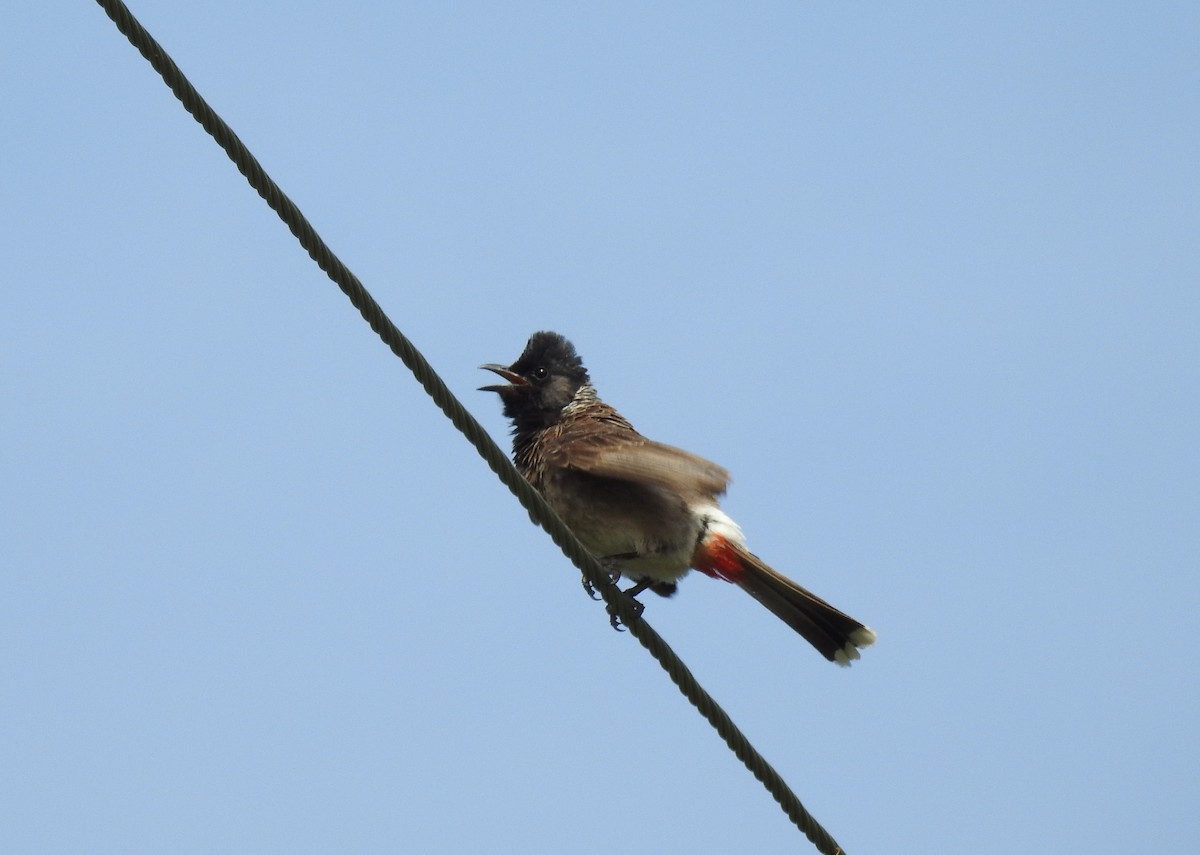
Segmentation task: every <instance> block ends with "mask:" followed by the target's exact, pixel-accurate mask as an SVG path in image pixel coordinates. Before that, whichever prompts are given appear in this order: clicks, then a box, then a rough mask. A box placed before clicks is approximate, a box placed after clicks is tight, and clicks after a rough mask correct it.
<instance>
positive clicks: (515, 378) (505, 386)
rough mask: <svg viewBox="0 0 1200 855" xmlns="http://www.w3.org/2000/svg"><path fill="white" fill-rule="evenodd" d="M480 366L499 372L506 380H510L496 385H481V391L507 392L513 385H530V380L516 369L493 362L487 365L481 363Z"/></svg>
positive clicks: (495, 372) (485, 369)
mask: <svg viewBox="0 0 1200 855" xmlns="http://www.w3.org/2000/svg"><path fill="white" fill-rule="evenodd" d="M479 367H480V368H482V369H483V370H484V371H491V372H492V373H494V374H499V375H500V376H501V377H503V378H504V379H505V380H507V381H508V383H497V384H496V385H494V386H480V387H479V391H480V392H505V391H507V390H509V389H511V388H512V387H513V386H528V385H529V381H528V380H526V379H525V378H524V377H522V376H521V375H520V374H517V373H516V372H515V371H509V370H508V369H507V368H505V367H504V366H503V365H493V364H491V363H488V364H487V365H480V366H479Z"/></svg>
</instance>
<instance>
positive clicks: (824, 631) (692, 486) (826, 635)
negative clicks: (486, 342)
mask: <svg viewBox="0 0 1200 855" xmlns="http://www.w3.org/2000/svg"><path fill="white" fill-rule="evenodd" d="M480 368H482V369H484V370H487V371H491V372H493V373H495V374H497V375H499V376H500V377H501V378H503V379H504V380H505V381H506V382H504V383H501V384H495V385H488V386H482V387H480V391H485V392H495V393H497V394H498V395H499V396H500V401H501V402H502V404H503V412H504V415H505V417H507V418H508V419H509V420H510V421H511V423H512V437H513V450H512V454H513V462H514V463H515V464H516V467H517V470H518V471H519V472H520V473H521V475H523V476H524V477H525V479H526V480H528V481H529V483H530V484H532V485H533V487H534V488H535V489H537V490H538V492H540V493H541V494H542V496H543V497H544V498H545V499H546V501H547V503H548V504H549V505H550V506H551V507H552V508H553V509H554V510H555V512H556V513H557V514H558V515H559V517H560V518H561V519H562V520H563V522H565V523H566V524H567V526H568V527H569V528H570V529H571V530H572V531H573V532H574V534H575V536H576V537H577V538H578V539H579V541H580V542H581V543H583V545H584V546H586V547H587V548H588V550H589V551H590V552H592V553H593V554H594V555H596V557H597V558H599V559H600V561H601V562H603V564H604V565H605V566H606V567H607V568H609V569H610V571H612V572H613V574H614V577H615V578H619V577H624V578H626V579H628V580H629V581H631V582H632V583H633V584H632V585H631V586H630V587H629V588H627V589H626V590H625V591H624V593H626V594H628V595H630V596H637V595H638V594H640V593H642V592H643V591H645V590H647V589H649V590H650V591H652V592H654V593H656V594H659V595H662V596H671V595H672V594H674V593H675V591H676V588H677V583H678V582H679V580H680V579H682V578H683V577H684V576H685V575H687V574H688V572H689V571H690V570H698V571H699V572H700V573H703V574H705V575H707V576H711V577H713V578H715V579H720V580H724V581H726V582H731V583H733V584H734V585H736V586H738V587H739V588H741V589H742V590H744V591H746V592H747V593H748V594H749V595H750V596H751V597H753V598H754V599H755V600H757V601H758V602H759V603H761V604H762V605H764V606H766V608H767V609H768V610H770V611H771V612H772V613H773V614H774V615H775V616H776V617H778V618H780V619H781V620H782V621H783V622H784V623H786V624H787V625H788V626H789V627H791V628H792V629H793V630H795V631H796V632H797V633H799V634H800V635H801V636H802V637H803V638H805V639H806V640H807V641H808V642H809V643H810V644H811V645H812V646H813V647H814V648H816V649H817V651H818V652H819V653H820V654H821V655H822V656H824V657H825V658H826V659H828V660H829V661H831V662H835V663H837V664H838V665H843V666H845V665H849V664H850V662H851V661H852V660H855V659H858V658H859V649H860V648H864V647H867V646H869V645H871V644H872V643H874V641H875V632H874V630H872V629H871V628H870V627H868V626H866V625H865V624H863V623H861V622H860V621H858V620H856V619H854V618H852V617H850V616H849V615H848V614H846V613H845V612H842V611H840V610H838V609H836V608H834V607H833V606H832V605H830V604H829V603H827V602H825V600H822V599H821V598H820V597H818V596H816V595H815V594H813V593H811V592H809V591H808V590H806V589H805V588H803V587H801V586H800V585H798V584H797V583H796V582H793V581H792V580H791V579H789V578H788V577H786V576H784V575H783V574H782V573H780V572H778V571H777V570H775V569H773V568H772V567H771V566H769V565H768V564H767V563H766V562H764V561H763V560H762V559H760V558H759V557H758V556H756V555H754V554H753V553H752V552H750V551H749V549H747V547H746V539H745V536H744V535H743V533H742V529H741V527H740V526H739V525H738V524H737V523H736V522H734V521H733V519H731V518H730V517H729V515H728V514H726V513H725V512H724V511H723V510H721V506H720V504H719V502H718V497H720V496H721V495H723V494H724V493H725V490H726V487H727V486H728V484H729V480H730V475H729V472H728V471H727V470H725V469H724V468H722V467H721V466H718V465H717V464H715V463H712V462H711V461H708V460H705V459H704V458H703V457H698V456H696V455H695V454H692V453H690V452H687V451H684V450H682V449H679V448H675V447H673V446H670V445H664V444H662V443H659V442H654V441H652V440H649V439H647V438H646V437H644V436H642V435H641V434H640V433H638V432H637V431H636V430H635V429H634V427H633V425H632V424H630V422H629V421H628V420H627V419H626V418H625V417H624V416H622V415H621V414H620V413H619V412H618V411H617V410H616V409H615V408H613V407H612V406H611V405H609V404H607V403H605V402H604V401H603V400H601V399H600V397H599V396H598V395H597V393H596V388H595V386H593V385H592V381H591V378H590V377H589V375H588V372H587V369H586V368H585V367H584V365H583V360H582V359H581V358H580V357H579V355H578V354H577V353H576V351H575V347H574V345H572V344H571V342H570V341H568V340H567V339H566V338H564V337H563V336H562V335H560V334H559V333H556V332H550V331H541V332H535V333H534V334H533V335H532V336H531V337H530V338H529V341H528V343H527V344H526V345H525V349H524V351H523V352H522V353H521V355H520V357H518V358H517V360H516V361H515V362H513V363H512V364H511V365H499V364H493V363H488V364H485V365H481V366H480Z"/></svg>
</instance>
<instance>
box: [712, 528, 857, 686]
mask: <svg viewBox="0 0 1200 855" xmlns="http://www.w3.org/2000/svg"><path fill="white" fill-rule="evenodd" d="M708 540H709V541H710V543H706V544H705V546H708V547H710V548H709V549H706V550H705V551H706V552H708V554H709V556H710V557H711V559H713V560H712V561H706V562H704V563H705V564H707V566H697V568H696V569H698V570H701V571H702V572H705V573H707V574H708V575H710V576H716V577H718V578H722V579H725V580H727V581H729V582H733V583H734V584H736V585H737V586H738V587H740V588H741V589H742V590H744V591H746V593H748V594H749V595H750V596H752V597H754V599H756V600H758V601H759V602H760V603H762V604H763V605H764V606H766V607H767V608H768V609H770V610H771V612H772V613H773V614H774V615H775V616H776V617H778V618H779V619H780V620H782V621H783V622H784V623H786V624H787V625H788V626H790V627H791V628H792V629H794V630H796V632H798V633H800V635H802V636H803V637H804V638H805V640H807V641H808V643H809V644H811V645H812V646H813V647H815V648H817V650H818V651H819V652H820V653H821V655H822V656H824V657H825V658H826V659H828V660H829V661H830V662H836V663H837V664H838V665H849V664H850V663H851V662H852V661H853V660H855V659H858V658H859V654H858V650H859V648H861V647H868V646H870V645H871V644H874V643H875V632H874V630H872V629H871V628H870V627H869V626H866V625H865V624H863V623H860V622H859V621H857V620H855V619H854V618H852V617H850V615H848V614H846V613H845V612H843V611H840V610H839V609H835V608H834V607H833V606H831V605H829V603H827V602H825V601H824V600H822V599H821V598H820V597H818V596H816V595H815V594H812V593H810V592H808V591H806V590H805V589H804V588H802V587H800V586H799V585H797V584H796V583H795V582H793V581H792V580H791V579H789V578H788V577H787V576H784V575H783V574H782V573H780V572H778V571H777V570H774V569H773V568H771V567H770V566H768V565H767V564H766V563H765V562H764V561H763V560H762V559H761V558H759V557H758V556H757V555H755V554H753V553H752V552H750V551H749V550H747V549H746V548H745V547H744V546H742V545H741V544H740V543H737V542H735V541H733V540H730V539H726V538H724V537H719V536H717V537H710V538H708ZM714 540H716V541H719V543H711V541H714Z"/></svg>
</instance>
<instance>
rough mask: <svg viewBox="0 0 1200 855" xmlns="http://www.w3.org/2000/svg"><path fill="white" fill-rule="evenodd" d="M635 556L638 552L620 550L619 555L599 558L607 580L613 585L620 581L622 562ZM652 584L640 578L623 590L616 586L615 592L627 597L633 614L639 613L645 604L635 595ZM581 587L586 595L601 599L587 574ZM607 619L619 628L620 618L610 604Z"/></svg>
mask: <svg viewBox="0 0 1200 855" xmlns="http://www.w3.org/2000/svg"><path fill="white" fill-rule="evenodd" d="M637 557H638V554H637V553H636V552H622V553H621V554H619V555H606V556H604V557H603V558H601V559H600V563H601V564H602V565H603V566H604V569H605V571H606V572H607V573H608V578H609V580H610V581H611V582H612V583H613V585H616V584H617V583H618V582H619V581H621V575H622V574H621V564H622V562H625V561H630V560H632V559H634V558H637ZM653 584H654V582H653V580H651V579H642V580H641V581H640V582H637V583H635V584H633V585H631V586H630V587H628V588H626V589H625V590H624V591H622V590H621V589H619V588H618V589H617V593H618V594H619V595H623V596H626V597H629V604H630V607H631V608H632V609H633V611H634V613H635V614H637V615H641V613H642V609H644V608H645V606H643V605H642V604H641V603H639V602H638V600H637V595H638V594H640V593H641V592H642V591H644V590H646V589H647V588H649V587H650V586H651V585H653ZM583 589H584V590H585V591H587V594H588V596H589V597H591V598H592V599H593V600H599V599H602V597H600V596H598V595H597V593H596V588H595V586H594V585H592V583H591V581H590V580H589V579H588V577H587V576H584V577H583ZM608 619H609V623H611V624H612V627H613V629H615V630H617V631H620V630H621V618H620V616H619V615H618V614H617V611H616V609H615V608H613V606H612V605H609V606H608Z"/></svg>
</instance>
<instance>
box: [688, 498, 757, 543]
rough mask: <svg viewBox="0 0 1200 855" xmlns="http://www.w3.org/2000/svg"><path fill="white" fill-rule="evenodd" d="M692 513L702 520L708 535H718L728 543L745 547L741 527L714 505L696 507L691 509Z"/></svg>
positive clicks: (744, 538)
mask: <svg viewBox="0 0 1200 855" xmlns="http://www.w3.org/2000/svg"><path fill="white" fill-rule="evenodd" d="M692 511H693V512H694V513H695V514H696V515H697V516H698V517H700V518H701V519H702V520H704V524H705V528H706V529H707V530H708V531H709V532H710V533H712V534H719V535H720V536H721V537H723V538H725V539H726V540H728V541H729V542H730V543H736V544H737V545H738V546H745V545H746V535H744V534H743V533H742V527H741V526H740V525H738V524H737V523H735V522H734V521H733V519H732V518H730V516H729V514H727V513H725V512H724V511H723V510H721V508H720V507H718V506H717V505H716V504H710V505H697V506H696V507H694V508H692Z"/></svg>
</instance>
